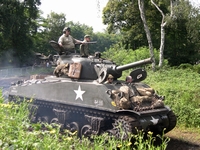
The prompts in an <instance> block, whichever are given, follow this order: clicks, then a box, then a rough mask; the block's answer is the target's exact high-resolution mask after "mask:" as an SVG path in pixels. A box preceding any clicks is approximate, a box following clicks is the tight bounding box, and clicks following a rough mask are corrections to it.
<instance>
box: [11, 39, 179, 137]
mask: <svg viewBox="0 0 200 150" xmlns="http://www.w3.org/2000/svg"><path fill="white" fill-rule="evenodd" d="M50 44H51V45H52V47H53V48H54V49H55V50H56V51H57V52H58V53H60V52H61V51H62V49H61V48H60V47H59V45H58V43H56V42H54V41H50ZM150 63H151V59H150V58H148V59H144V60H140V61H137V62H133V63H130V64H126V65H123V66H117V65H116V64H115V63H113V62H112V61H109V60H106V59H103V58H101V57H100V53H96V54H95V56H89V57H81V56H80V55H79V54H76V53H73V54H69V53H68V54H66V53H65V52H64V53H62V55H61V53H60V55H59V58H58V60H57V67H56V68H55V70H54V74H53V75H49V76H46V77H43V78H39V77H37V76H36V77H35V78H34V77H33V78H32V79H30V80H26V81H24V82H22V83H21V82H19V83H16V84H13V85H12V86H11V87H10V91H9V100H10V101H12V100H15V99H17V98H21V99H24V98H26V99H27V100H29V99H33V104H32V105H31V106H32V108H35V109H36V110H37V111H36V112H35V115H34V117H32V121H34V122H38V121H44V122H47V123H53V122H54V123H59V124H60V125H61V127H62V128H64V129H68V130H70V131H77V132H78V135H79V136H83V135H84V136H91V135H92V134H95V135H99V134H102V133H105V132H109V134H112V135H114V136H116V137H118V138H126V137H127V135H128V133H133V134H135V133H136V132H137V130H143V131H144V132H148V131H152V132H154V133H155V134H162V133H163V130H164V129H165V130H164V133H167V132H169V131H170V130H172V129H173V128H174V127H175V125H176V116H175V114H174V113H173V111H172V110H171V109H170V108H169V107H168V106H165V105H164V102H163V99H164V97H163V96H159V95H157V94H156V93H155V91H154V89H152V88H151V87H149V86H148V85H146V84H144V83H142V82H141V81H142V80H144V79H145V78H146V77H147V73H146V71H145V70H144V69H135V70H133V71H132V72H131V73H130V76H132V78H133V82H132V83H129V84H127V83H125V81H120V80H118V79H119V78H120V77H121V76H122V72H123V71H124V70H127V69H131V68H134V67H137V68H138V67H139V66H142V65H145V64H150ZM108 75H112V76H113V78H114V80H113V83H112V84H105V81H106V78H107V76H108ZM38 78H39V79H38Z"/></svg>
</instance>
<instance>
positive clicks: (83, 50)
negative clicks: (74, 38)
mask: <svg viewBox="0 0 200 150" xmlns="http://www.w3.org/2000/svg"><path fill="white" fill-rule="evenodd" d="M83 42H86V43H87V42H90V36H89V35H85V36H84V41H83ZM86 43H85V44H84V43H83V44H81V45H80V54H81V56H82V57H87V56H88V55H89V44H88V43H87V44H86Z"/></svg>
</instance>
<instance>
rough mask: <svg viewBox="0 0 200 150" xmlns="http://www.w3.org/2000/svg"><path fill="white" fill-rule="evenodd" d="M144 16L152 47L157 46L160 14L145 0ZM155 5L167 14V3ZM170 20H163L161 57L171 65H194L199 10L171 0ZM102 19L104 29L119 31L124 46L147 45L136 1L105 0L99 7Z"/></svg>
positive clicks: (136, 46) (198, 35) (197, 41)
mask: <svg viewBox="0 0 200 150" xmlns="http://www.w3.org/2000/svg"><path fill="white" fill-rule="evenodd" d="M144 4H145V6H144V7H145V16H146V19H147V24H148V27H149V29H150V32H151V36H152V42H153V46H154V47H155V48H156V49H158V48H159V46H160V43H159V42H158V41H160V32H161V31H160V24H161V19H162V18H161V17H162V16H161V15H160V13H159V12H158V10H157V9H156V8H155V7H154V6H153V5H151V3H150V2H149V1H144ZM157 4H158V6H159V8H161V10H162V11H163V12H164V14H167V16H168V14H169V10H168V8H170V2H169V1H167V0H165V1H162V2H161V1H159V2H158V3H157ZM173 10H174V11H173V12H174V14H173V16H172V20H170V19H169V17H166V19H167V22H168V24H167V26H166V32H165V33H166V40H165V51H164V58H165V59H167V60H168V62H169V64H170V65H171V66H178V65H180V64H181V63H190V64H194V62H196V61H197V60H199V59H200V55H199V44H200V43H199V39H200V33H199V27H200V26H199V23H200V21H199V19H200V12H199V9H198V8H194V7H193V6H192V5H191V4H190V3H189V2H188V1H187V0H183V1H174V8H173ZM103 22H104V24H107V25H108V32H109V33H111V32H114V33H121V34H122V35H123V40H122V43H123V45H125V48H126V49H129V48H131V49H133V50H135V49H138V48H139V47H142V46H143V47H144V46H148V42H147V40H146V36H145V33H144V29H143V24H142V22H141V19H140V14H139V10H138V4H137V1H128V0H121V1H117V0H109V1H108V3H107V5H106V7H105V8H104V10H103Z"/></svg>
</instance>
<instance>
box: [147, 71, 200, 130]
mask: <svg viewBox="0 0 200 150" xmlns="http://www.w3.org/2000/svg"><path fill="white" fill-rule="evenodd" d="M144 82H145V83H147V84H148V85H150V86H151V87H153V88H154V89H155V90H156V91H157V93H158V94H159V95H164V96H165V97H166V100H165V104H166V105H169V106H170V108H171V109H172V110H173V111H174V112H175V114H176V115H177V116H178V125H182V126H185V127H195V128H200V92H199V91H200V77H199V73H196V72H193V71H191V70H190V69H167V70H161V71H158V72H155V73H153V72H151V71H149V72H148V77H147V79H145V81H144Z"/></svg>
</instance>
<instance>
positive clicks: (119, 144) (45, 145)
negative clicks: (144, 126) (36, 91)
mask: <svg viewBox="0 0 200 150" xmlns="http://www.w3.org/2000/svg"><path fill="white" fill-rule="evenodd" d="M29 103H30V101H29V102H27V101H24V102H22V103H20V104H18V105H17V104H15V103H7V104H4V103H3V98H1V100H0V149H2V150H3V149H4V150H9V149H16V150H19V149H23V150H65V149H70V150H88V149H95V150H102V149H105V150H118V149H120V150H130V149H134V150H136V149H137V150H145V149H146V150H165V149H166V146H167V144H168V142H169V140H170V139H169V138H164V137H162V136H160V137H159V138H160V139H161V141H162V142H161V143H160V144H159V145H155V141H156V138H155V137H152V133H148V135H147V138H144V133H142V132H139V133H138V134H137V135H129V138H128V139H127V140H118V139H116V138H115V137H112V136H108V135H107V134H106V133H105V134H102V135H100V136H95V135H93V136H92V137H91V139H88V138H84V137H83V138H81V139H80V138H78V137H77V136H76V132H74V133H71V132H69V131H67V130H64V131H62V132H60V128H59V127H60V126H59V125H56V124H54V125H49V124H39V123H37V124H31V123H30V120H29V118H28V116H29V111H28V105H29ZM133 139H134V141H133Z"/></svg>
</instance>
